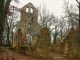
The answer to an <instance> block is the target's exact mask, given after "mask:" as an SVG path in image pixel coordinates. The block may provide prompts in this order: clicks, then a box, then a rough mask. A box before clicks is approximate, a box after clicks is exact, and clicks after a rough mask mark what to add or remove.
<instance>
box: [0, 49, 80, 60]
mask: <svg viewBox="0 0 80 60" xmlns="http://www.w3.org/2000/svg"><path fill="white" fill-rule="evenodd" d="M51 55H52V57H53V59H43V58H37V57H32V56H25V55H23V54H20V53H16V52H13V51H10V50H8V49H6V51H5V52H2V53H0V60H80V58H64V57H63V56H62V54H60V53H55V52H54V53H51Z"/></svg>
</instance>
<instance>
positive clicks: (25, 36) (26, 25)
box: [12, 3, 51, 56]
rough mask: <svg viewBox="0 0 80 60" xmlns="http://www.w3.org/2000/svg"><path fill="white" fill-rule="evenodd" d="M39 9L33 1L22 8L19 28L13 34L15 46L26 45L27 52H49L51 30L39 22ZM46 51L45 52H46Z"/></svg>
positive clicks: (34, 53)
mask: <svg viewBox="0 0 80 60" xmlns="http://www.w3.org/2000/svg"><path fill="white" fill-rule="evenodd" d="M37 21H38V10H37V9H36V8H35V7H34V5H33V4H32V3H28V4H27V5H25V6H24V7H22V8H21V18H20V21H19V22H18V24H17V27H18V29H17V30H16V32H15V34H14V36H13V45H12V46H13V47H25V48H26V50H25V51H26V54H29V55H36V56H37V55H39V54H38V52H39V53H41V54H40V55H44V54H45V53H46V55H47V52H49V45H50V42H51V39H50V31H49V29H47V28H42V27H41V26H40V25H39V24H38V22H37ZM44 52H45V53H44Z"/></svg>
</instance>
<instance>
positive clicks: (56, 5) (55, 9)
mask: <svg viewBox="0 0 80 60" xmlns="http://www.w3.org/2000/svg"><path fill="white" fill-rule="evenodd" d="M19 1H20V5H19V7H22V6H24V5H26V4H27V3H29V2H31V3H33V5H34V6H36V7H38V6H40V5H41V6H42V5H43V3H44V4H45V5H46V8H47V9H48V10H49V12H50V13H53V14H54V15H55V16H58V17H60V16H61V15H62V11H63V9H62V6H63V1H64V0H19ZM67 1H69V2H70V4H74V5H76V4H77V3H76V0H67Z"/></svg>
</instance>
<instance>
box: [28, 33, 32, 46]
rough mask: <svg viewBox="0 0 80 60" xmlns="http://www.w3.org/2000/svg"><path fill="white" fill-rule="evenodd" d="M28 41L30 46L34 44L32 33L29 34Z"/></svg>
mask: <svg viewBox="0 0 80 60" xmlns="http://www.w3.org/2000/svg"><path fill="white" fill-rule="evenodd" d="M27 41H28V44H29V46H32V35H31V34H27Z"/></svg>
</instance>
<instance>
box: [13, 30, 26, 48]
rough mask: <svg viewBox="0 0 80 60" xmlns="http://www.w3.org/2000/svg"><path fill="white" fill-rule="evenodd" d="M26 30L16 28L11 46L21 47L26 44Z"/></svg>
mask: <svg viewBox="0 0 80 60" xmlns="http://www.w3.org/2000/svg"><path fill="white" fill-rule="evenodd" d="M25 32H26V31H25V30H24V29H18V30H17V31H16V33H15V34H14V37H13V45H12V46H13V47H22V46H26V45H27V38H26V33H25Z"/></svg>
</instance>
